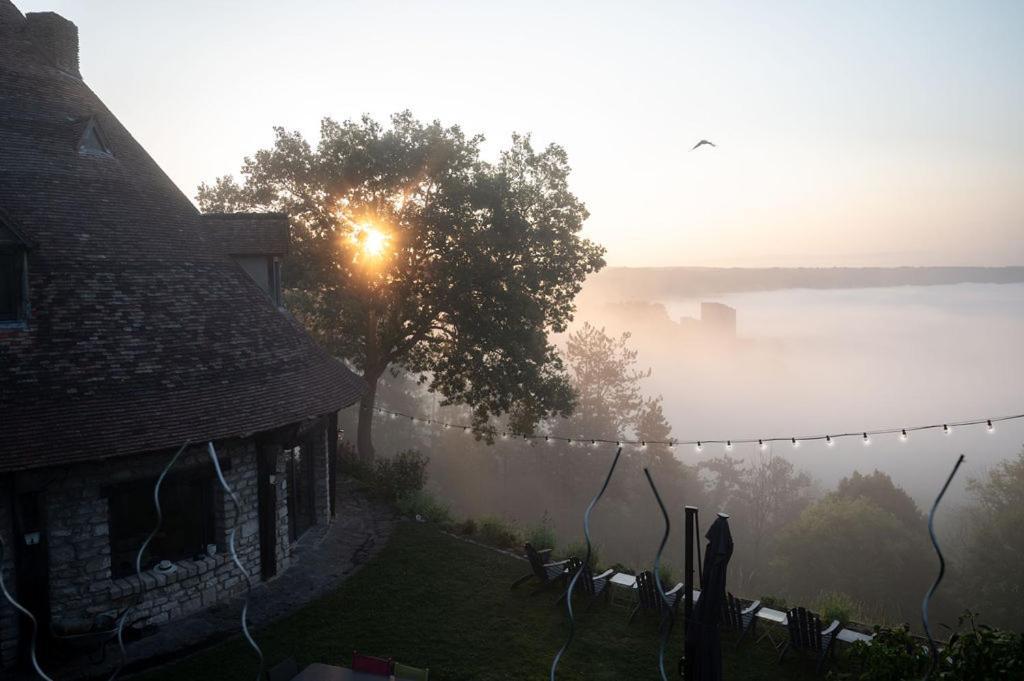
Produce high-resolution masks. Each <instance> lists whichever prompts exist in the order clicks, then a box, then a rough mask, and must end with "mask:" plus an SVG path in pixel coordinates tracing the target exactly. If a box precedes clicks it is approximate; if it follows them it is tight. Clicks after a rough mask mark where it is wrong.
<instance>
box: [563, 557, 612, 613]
mask: <svg viewBox="0 0 1024 681" xmlns="http://www.w3.org/2000/svg"><path fill="white" fill-rule="evenodd" d="M581 565H583V561H582V560H580V559H579V558H576V557H575V556H573V557H572V558H570V559H569V565H568V566H567V569H566V571H565V579H566V585H568V581H569V580H570V579H572V576H573V575H574V574H576V571H577V570H579V569H580V566H581ZM614 574H615V570H605V571H604V572H602V573H601V574H599V575H598V576H597V577H595V576H594V572H593V571H592V570H591V569H590V566H589V565H586V566H584V567H583V572H581V573H580V578H579V579H578V580H576V586H577V587H578V588H579V589H580V590H581V591H582V592H583V593H585V594H587V595H588V596H590V604H589V605H588V606H587V609H588V610H589V609H590V608H592V607H594V603H595V602H596V601H597V598H598V596H602V595H603V596H604V597H605V599H607V598H608V595H609V594H610V593H611V590H610V589H609V588H608V585H609V584H610V583H611V577H612V575H614ZM563 600H565V594H564V593H563V594H562V595H561V597H559V599H558V602H559V603H561V602H562V601H563Z"/></svg>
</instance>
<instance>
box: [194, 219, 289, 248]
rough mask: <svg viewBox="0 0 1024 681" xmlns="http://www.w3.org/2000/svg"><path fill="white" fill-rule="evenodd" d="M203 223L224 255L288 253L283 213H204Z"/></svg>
mask: <svg viewBox="0 0 1024 681" xmlns="http://www.w3.org/2000/svg"><path fill="white" fill-rule="evenodd" d="M203 223H204V225H205V227H206V231H207V234H208V235H209V236H210V240H211V241H213V242H214V244H215V245H216V246H217V247H218V248H220V249H221V253H224V254H225V255H287V254H288V216H287V215H284V214H283V213H205V214H203Z"/></svg>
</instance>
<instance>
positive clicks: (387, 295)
mask: <svg viewBox="0 0 1024 681" xmlns="http://www.w3.org/2000/svg"><path fill="white" fill-rule="evenodd" d="M275 133H276V137H275V140H274V144H273V146H272V147H270V148H269V149H263V150H261V151H258V152H257V153H256V154H255V155H254V156H252V157H250V158H246V159H245V162H244V164H243V166H242V171H241V173H242V177H243V180H242V182H240V183H239V182H237V181H236V180H234V179H233V178H232V177H231V176H226V177H221V178H218V179H217V180H216V182H215V183H214V184H213V185H206V184H204V185H201V186H200V187H199V193H198V197H197V199H198V202H199V205H200V207H201V208H202V210H204V211H234V210H242V209H244V210H269V211H280V212H284V213H287V214H288V215H289V217H290V218H291V221H292V230H293V231H292V234H293V241H292V243H293V255H292V257H291V259H290V261H289V263H288V269H287V271H286V275H285V276H286V280H285V283H286V288H287V292H286V293H287V300H288V304H289V307H290V308H291V309H292V311H293V312H294V313H295V314H296V316H298V317H299V319H301V320H302V321H303V322H304V323H305V324H306V325H307V327H308V328H309V329H310V331H311V332H312V333H313V334H314V335H315V336H316V337H317V338H318V340H319V341H320V342H321V343H322V344H323V345H324V346H325V347H326V348H328V349H329V350H330V351H331V352H333V353H334V354H335V355H337V356H339V357H342V358H344V359H346V360H348V361H349V362H351V363H352V364H354V365H355V366H356V367H357V368H358V369H359V370H360V371H361V372H362V375H363V378H364V379H365V381H366V383H367V386H368V390H367V392H366V394H365V396H364V397H363V400H362V402H361V406H360V414H359V426H358V437H357V446H358V449H359V452H360V454H361V455H363V456H366V457H372V456H373V444H372V438H371V429H372V421H373V407H374V404H375V400H376V387H377V383H378V381H379V380H380V378H381V376H382V375H383V374H384V372H386V371H388V370H389V368H390V369H392V370H394V371H402V370H404V371H408V372H411V373H412V374H414V375H418V376H419V377H420V380H421V381H423V382H426V383H427V384H428V385H429V388H430V389H431V390H432V391H437V392H439V393H440V394H441V395H442V396H443V398H444V400H445V403H446V404H454V403H464V404H468V405H470V406H471V407H472V409H473V418H474V423H475V425H476V426H477V427H478V428H480V429H483V430H486V429H487V428H488V425H487V424H488V422H489V420H490V418H491V417H492V416H497V415H500V414H508V415H510V417H511V418H510V423H511V427H512V428H513V429H514V430H516V431H517V432H527V431H529V430H530V429H532V427H533V426H534V425H535V424H536V423H537V422H538V421H539V420H540V419H541V418H544V417H547V416H553V415H566V414H568V413H570V412H571V410H572V406H573V394H572V391H571V389H570V386H569V383H568V380H567V377H566V375H565V370H564V367H563V365H562V362H561V360H560V358H559V356H558V353H557V352H556V350H555V348H554V346H553V345H552V344H551V343H550V341H549V340H548V334H549V333H551V332H561V331H564V330H565V328H566V325H567V323H568V322H569V321H570V320H571V317H572V313H573V311H574V302H573V301H574V298H575V296H576V294H577V293H578V292H579V290H580V287H581V286H582V283H583V280H584V278H585V277H586V276H587V274H589V273H591V272H594V271H597V270H598V269H600V268H601V267H602V266H603V265H604V261H603V254H604V249H603V248H601V247H600V246H598V245H596V244H594V243H592V242H590V241H588V240H587V239H584V238H582V237H581V236H580V234H579V233H580V229H581V228H582V226H583V221H584V220H585V219H586V217H587V210H586V208H585V207H584V205H583V203H582V202H580V200H579V199H577V198H576V196H575V195H573V193H572V192H571V191H570V190H569V185H568V178H569V170H570V168H569V163H568V159H567V156H566V153H565V151H564V150H563V149H562V148H560V147H558V146H556V145H550V146H548V147H546V148H545V149H543V150H540V151H538V150H536V149H534V148H533V146H532V145H531V143H530V138H529V137H528V136H513V138H512V143H511V146H510V147H509V148H507V149H505V150H504V151H502V152H501V153H500V155H499V157H498V160H497V161H495V162H486V161H484V160H482V159H481V158H480V145H481V142H482V141H483V138H482V137H480V136H472V137H469V136H466V135H465V134H464V133H463V132H462V130H461V129H460V128H459V127H457V126H453V127H445V126H442V125H441V124H440V123H439V122H437V121H434V122H432V123H429V124H424V123H421V122H420V121H418V120H416V119H415V118H414V117H413V116H412V114H410V113H409V112H402V113H399V114H395V115H394V116H392V117H391V121H390V126H385V125H381V124H380V123H378V122H376V121H375V120H373V119H372V118H370V117H367V116H364V117H363V118H362V119H360V120H358V121H352V120H349V121H345V122H343V123H338V122H336V121H334V120H331V119H329V118H327V119H324V120H323V122H322V123H321V126H320V140H319V143H318V144H317V146H316V148H313V147H312V146H311V145H310V144H309V142H307V141H306V140H305V139H304V138H303V136H302V135H301V134H299V133H297V132H288V131H286V130H284V129H283V128H275Z"/></svg>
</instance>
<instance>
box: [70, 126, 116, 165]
mask: <svg viewBox="0 0 1024 681" xmlns="http://www.w3.org/2000/svg"><path fill="white" fill-rule="evenodd" d="M78 153H79V154H84V155H88V156H113V154H112V153H110V148H109V147H108V146H107V143H106V141H105V140H104V139H103V133H102V132H101V131H100V126H99V124H97V123H96V119H95V118H90V119H89V120H88V121H86V123H85V130H84V131H83V132H82V137H81V138H80V139H79V140H78Z"/></svg>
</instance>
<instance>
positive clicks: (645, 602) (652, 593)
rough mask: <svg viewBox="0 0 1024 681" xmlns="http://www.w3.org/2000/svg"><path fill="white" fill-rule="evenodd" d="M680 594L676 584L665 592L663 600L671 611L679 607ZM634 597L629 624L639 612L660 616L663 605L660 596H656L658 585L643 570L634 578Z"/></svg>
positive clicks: (652, 575)
mask: <svg viewBox="0 0 1024 681" xmlns="http://www.w3.org/2000/svg"><path fill="white" fill-rule="evenodd" d="M662 588H664V585H662ZM682 594H683V585H682V584H676V585H675V586H674V587H672V589H671V590H669V591H666V592H665V599H666V600H667V601H668V607H669V608H671V609H672V610H675V609H676V608H677V607H679V601H681V600H682ZM636 595H637V604H636V607H634V608H633V612H631V613H630V614H629V621H630V622H631V623H632V621H633V618H635V617H636V614H637V613H638V612H640V611H641V610H643V611H645V612H656V613H658V614H661V611H662V608H664V607H665V603H664V602H663V601H662V600H661V596H659V595H658V585H657V584H655V582H654V574H653V573H651V572H649V571H646V570H645V571H644V572H641V573H640V574H638V575H637V576H636Z"/></svg>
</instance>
